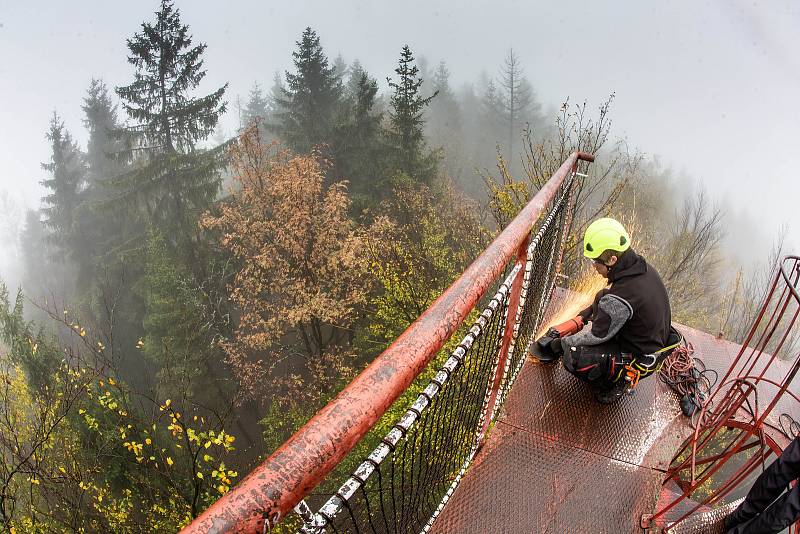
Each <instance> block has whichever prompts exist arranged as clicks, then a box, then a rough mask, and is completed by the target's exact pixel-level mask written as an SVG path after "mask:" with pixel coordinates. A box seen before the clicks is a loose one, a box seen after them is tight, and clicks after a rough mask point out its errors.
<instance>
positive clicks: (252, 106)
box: [242, 82, 269, 139]
mask: <svg viewBox="0 0 800 534" xmlns="http://www.w3.org/2000/svg"><path fill="white" fill-rule="evenodd" d="M268 105H269V101H268V100H267V97H266V96H264V92H263V91H262V90H261V86H260V85H258V82H255V83H253V88H252V89H250V95H249V96H248V98H247V104H245V106H244V109H243V110H242V123H243V125H244V126H245V127H247V126H250V125H251V124H252V123H253V122H257V123H259V133H263V132H262V129H263V128H264V127H265V125H264V121H266V120H267V115H268V111H267V106H268ZM261 138H262V139H264V136H263V135H262V137H261Z"/></svg>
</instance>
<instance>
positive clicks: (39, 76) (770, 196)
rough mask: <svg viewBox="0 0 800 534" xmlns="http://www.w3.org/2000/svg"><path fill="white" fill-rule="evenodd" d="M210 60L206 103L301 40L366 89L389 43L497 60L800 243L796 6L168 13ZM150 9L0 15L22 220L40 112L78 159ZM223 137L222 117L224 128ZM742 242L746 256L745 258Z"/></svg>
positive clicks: (40, 156)
mask: <svg viewBox="0 0 800 534" xmlns="http://www.w3.org/2000/svg"><path fill="white" fill-rule="evenodd" d="M176 5H177V6H178V7H179V8H180V9H181V13H182V17H183V20H184V22H185V23H187V24H189V25H190V27H191V30H192V33H193V34H194V36H195V39H196V40H199V41H203V42H205V43H207V44H208V50H207V53H206V56H205V61H206V68H207V70H208V76H207V78H206V80H205V83H204V88H205V89H210V88H212V87H214V86H219V85H221V84H223V83H225V82H230V84H231V85H230V91H229V93H228V99H229V101H230V102H231V103H233V101H234V100H235V98H236V95H237V94H242V95H246V94H247V91H248V89H249V88H250V86H251V85H252V83H253V81H255V80H258V81H259V82H261V83H262V85H265V86H267V87H268V86H269V85H270V83H271V79H272V74H273V72H275V71H276V70H280V71H285V70H286V69H288V68H290V67H291V64H290V63H291V52H292V51H293V50H294V49H295V41H297V40H298V38H299V36H300V34H301V32H302V31H303V28H305V27H306V26H311V27H312V28H314V29H315V30H316V31H317V32H318V33H319V35H320V37H321V40H322V45H323V47H324V48H325V50H326V52H327V53H328V54H329V56H330V57H335V56H336V55H337V54H339V53H341V54H342V55H343V57H344V58H345V60H347V61H348V62H350V61H352V60H353V59H356V58H358V59H359V60H360V61H361V62H362V64H363V65H364V66H365V67H366V68H367V70H368V71H369V72H370V73H371V74H372V75H373V76H375V77H376V78H378V79H379V80H384V79H385V77H386V76H387V75H389V74H391V73H392V72H391V71H392V69H393V68H394V64H395V63H396V60H397V57H398V56H399V52H400V49H401V47H402V45H403V44H406V43H407V44H409V45H410V46H411V47H412V50H414V52H415V53H416V54H417V55H420V54H421V55H424V56H426V58H427V59H428V60H429V61H430V63H431V64H435V63H436V62H438V61H439V60H445V61H446V62H447V64H448V66H449V68H450V70H451V73H452V76H453V80H452V81H453V83H454V84H455V85H460V84H462V83H465V82H469V81H473V80H475V79H476V77H477V76H478V73H479V72H480V71H481V70H486V71H488V72H489V73H490V74H496V73H497V69H498V65H499V64H500V63H501V62H502V59H503V56H504V55H505V53H506V51H507V50H508V48H509V47H513V48H514V49H515V50H516V51H517V52H518V54H519V56H520V57H521V59H522V63H523V66H524V68H525V71H526V74H527V75H528V77H529V78H530V80H531V82H532V83H533V85H534V88H535V89H536V91H537V93H538V95H539V98H540V100H541V101H542V102H543V103H544V104H545V107H547V106H548V105H557V104H558V103H559V102H561V101H562V100H563V99H564V98H565V97H567V96H569V97H571V99H572V101H573V102H574V101H582V100H588V102H589V104H590V105H591V106H597V105H599V103H600V102H601V101H602V100H603V99H604V98H605V97H606V96H608V94H610V93H611V92H615V93H616V100H615V104H614V109H613V120H614V125H613V131H612V133H613V135H614V136H617V137H624V138H626V139H627V140H628V142H629V143H630V144H631V145H632V146H634V147H637V148H640V149H642V150H644V151H645V152H648V153H650V154H657V155H659V156H660V157H661V160H662V161H663V162H664V163H665V164H668V165H670V166H672V167H674V168H675V169H676V170H678V171H681V170H683V171H685V172H686V173H688V174H689V175H690V176H692V177H693V178H695V179H697V180H699V181H702V183H704V184H705V185H706V187H707V188H708V189H709V190H710V191H711V192H712V195H713V196H714V197H715V198H717V199H719V200H720V201H722V200H725V201H726V202H727V205H728V207H729V212H730V215H731V216H732V219H733V220H738V221H747V222H748V223H749V224H753V225H757V226H758V227H760V228H762V229H763V232H764V233H763V235H764V236H768V239H771V237H772V236H773V235H774V234H775V233H776V232H777V228H778V226H779V225H780V224H781V223H782V222H788V223H789V225H790V228H791V230H792V231H790V241H792V242H793V243H794V244H797V243H800V240H798V239H794V238H793V237H792V234H794V235H797V231H798V229H800V209H798V208H799V207H798V199H800V179H798V176H799V175H800V173H798V170H797V169H798V165H800V161H798V154H797V153H798V150H799V149H800V143H799V142H800V135H798V134H799V133H800V131H799V130H800V105H798V95H800V54H798V52H800V44H798V43H800V2H798V1H796V0H787V1H777V0H776V1H771V2H752V1H749V2H743V1H733V0H718V1H706V2H701V1H697V0H692V1H688V0H687V1H679V2H634V1H621V2H615V3H612V2H596V1H585V2H575V1H559V2H552V1H550V2H539V1H531V0H522V1H518V2H515V1H497V0H494V1H491V2H490V1H481V2H455V1H453V2H435V1H431V0H426V1H416V0H409V1H405V2H378V1H363V2H361V1H345V0H336V1H314V2H311V1H293V2H292V1H283V2H275V1H261V2H256V1H247V2H245V1H237V0H231V1H229V2H227V3H222V2H214V3H212V2H205V1H191V2H190V1H188V0H184V1H181V0H178V1H177V2H176ZM156 9H157V2H156V1H142V0H137V1H135V2H134V1H128V2H119V1H111V0H105V1H96V0H91V1H90V0H79V1H76V2H63V1H58V2H56V1H52V2H41V1H35V0H29V1H25V2H19V1H16V0H14V1H11V0H0V188H5V189H8V190H9V191H10V192H11V193H12V194H13V195H15V196H16V197H17V198H19V199H20V200H21V201H24V202H25V203H26V204H27V205H28V206H34V205H35V204H37V203H38V197H39V196H41V190H40V189H39V186H38V182H39V181H40V180H41V179H42V178H43V177H44V174H43V171H41V170H40V168H39V163H40V162H42V161H45V160H47V158H48V146H47V142H46V140H45V137H44V134H45V131H46V129H47V126H48V121H49V118H50V115H51V113H52V111H53V110H54V109H56V110H58V112H59V114H61V115H62V117H63V118H64V120H65V122H66V124H67V127H68V128H69V129H70V130H71V131H72V132H73V133H74V134H75V135H76V136H77V137H78V139H79V140H81V142H82V143H85V134H84V133H83V132H82V127H81V118H82V117H81V110H80V104H81V99H82V98H83V96H84V93H85V90H86V88H87V86H88V84H89V80H90V79H91V78H92V77H102V78H103V79H105V80H106V82H107V83H108V85H109V86H115V85H122V84H127V83H129V82H130V80H131V78H132V73H133V71H132V67H131V66H130V65H129V64H128V63H127V62H126V60H125V58H126V53H127V50H126V48H125V39H126V38H127V37H129V36H131V35H132V34H133V33H134V32H135V31H137V30H138V28H139V24H140V23H141V22H142V21H144V20H152V18H153V15H152V14H153V12H154V11H155V10H156ZM224 124H225V126H226V127H227V129H228V130H229V131H230V130H231V128H232V126H233V124H234V119H233V116H232V114H229V117H227V118H226V119H225V123H224ZM750 245H752V244H748V246H750Z"/></svg>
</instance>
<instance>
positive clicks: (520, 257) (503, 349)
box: [478, 233, 531, 446]
mask: <svg viewBox="0 0 800 534" xmlns="http://www.w3.org/2000/svg"><path fill="white" fill-rule="evenodd" d="M530 242H531V236H530V233H528V235H527V236H526V237H525V239H523V240H522V243H520V245H519V248H517V259H516V262H515V264H514V265H520V269H519V271H518V272H517V276H515V277H514V281H513V282H512V283H511V291H510V292H509V294H508V308H507V309H508V312H507V315H506V325H505V329H504V331H503V342H502V344H501V345H500V352H499V354H498V357H497V366H496V367H495V370H494V379H493V381H492V384H491V389H490V393H489V402H487V403H486V407H485V412H484V417H483V428H481V432H480V435H479V436H478V446H480V445H481V444H482V443H483V439H484V437H486V431H487V430H489V425H490V424H491V423H492V414H493V413H494V411H495V404H497V401H498V399H499V398H500V385H501V383H502V382H503V374H504V373H505V369H506V361H507V360H508V349H509V347H510V346H511V340H512V338H513V337H514V326H515V324H516V322H517V312H518V310H519V299H520V294H521V293H522V281H523V280H524V278H525V262H527V261H528V246H529V245H530Z"/></svg>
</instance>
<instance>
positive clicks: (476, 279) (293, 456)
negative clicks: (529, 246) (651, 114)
mask: <svg viewBox="0 0 800 534" xmlns="http://www.w3.org/2000/svg"><path fill="white" fill-rule="evenodd" d="M578 161H586V162H592V161H594V156H592V155H590V154H586V153H583V152H573V153H572V154H571V155H570V156H569V157H568V158H567V160H566V161H564V163H563V164H562V165H561V167H559V169H558V170H557V171H556V172H555V173H554V174H553V176H552V177H551V178H550V179H549V180H548V181H547V183H546V184H545V185H544V186H543V187H542V188H541V189H540V190H539V191H538V192H537V193H536V195H535V196H534V197H533V198H532V199H531V201H530V202H529V203H528V204H527V205H526V206H525V207H524V208H523V209H522V211H521V212H520V213H519V214H518V215H517V216H516V217H515V218H514V220H512V221H511V223H509V225H508V226H507V227H506V228H505V229H504V230H503V231H502V232H501V233H500V235H498V236H497V237H496V238H495V239H494V241H492V243H491V244H490V245H489V246H488V247H487V248H486V250H484V251H483V252H482V253H481V255H480V256H478V258H477V259H476V260H475V261H474V262H473V263H472V264H471V265H470V266H469V267H468V268H467V269H466V270H465V271H464V273H463V274H462V275H461V276H460V277H459V278H458V279H457V280H456V281H455V282H454V283H453V284H452V285H451V286H450V287H449V288H448V289H447V290H446V291H445V292H444V293H442V294H441V295H440V296H439V298H438V299H436V301H434V303H433V304H432V305H431V306H430V307H429V308H428V309H427V310H426V311H425V312H424V313H423V314H422V315H421V316H420V317H419V318H418V319H417V320H416V321H415V322H414V323H413V324H412V325H411V326H409V327H408V329H406V331H405V332H403V334H401V335H400V337H398V338H397V339H396V340H395V341H394V343H392V344H391V345H390V346H389V347H388V348H387V349H386V350H385V351H384V352H382V353H381V354H380V355H379V356H378V357H377V358H376V359H375V360H374V361H373V362H372V363H371V364H370V365H369V366H368V367H367V368H366V369H364V371H362V372H361V374H359V375H358V376H357V377H356V378H355V379H354V380H353V381H352V382H351V383H350V384H349V385H348V386H347V387H345V389H344V390H342V392H341V393H339V395H337V396H336V398H334V399H333V400H332V401H331V402H330V403H329V404H328V405H327V406H325V407H324V408H322V409H321V410H320V411H319V412H317V414H316V415H315V416H314V417H312V418H311V420H309V421H308V423H306V424H305V425H304V426H303V427H302V428H300V430H298V431H297V432H296V433H295V434H294V435H293V436H292V437H291V438H289V439H288V440H287V441H286V443H284V444H283V445H282V446H281V447H280V448H279V449H278V450H277V451H275V452H274V453H273V454H272V455H271V456H270V457H269V458H267V459H266V460H265V461H264V462H263V463H261V465H259V466H258V467H256V468H255V469H254V470H253V471H251V472H250V474H248V475H247V476H246V477H245V478H244V479H242V481H241V482H239V484H237V485H236V486H235V487H234V488H233V489H232V490H231V491H230V492H229V493H227V494H226V495H224V496H222V497H221V498H220V499H219V500H218V501H217V502H215V503H214V504H213V505H211V506H210V507H209V508H208V509H207V510H206V511H205V512H203V514H201V515H200V516H199V517H198V518H197V519H195V520H194V521H193V522H192V523H191V524H190V525H189V526H187V527H186V528H185V529H184V530H183V532H184V533H186V534H189V533H191V534H199V533H215V534H216V533H223V532H225V533H229V532H235V533H245V532H246V533H250V532H264V531H266V530H267V529H268V528H270V527H272V526H274V525H277V523H278V522H279V521H281V520H282V519H283V518H285V517H286V515H287V514H288V513H289V512H290V511H291V510H292V509H293V508H294V506H295V505H297V504H298V503H299V502H300V501H301V500H302V499H303V498H304V497H305V496H306V495H307V494H308V493H309V492H311V491H312V490H313V489H314V488H315V487H316V486H317V485H318V484H319V483H320V482H321V481H322V480H323V479H324V478H325V476H326V475H327V474H328V473H330V471H331V470H333V469H334V468H335V467H336V465H338V463H339V462H340V461H341V460H342V459H343V458H344V457H345V456H346V455H347V453H348V452H350V450H352V448H353V447H354V446H355V445H356V443H358V441H359V440H360V439H361V438H363V437H364V436H365V435H366V434H367V432H368V431H369V430H370V428H372V426H373V425H374V424H375V423H376V422H377V421H378V419H380V417H381V416H382V415H383V414H384V413H385V412H386V410H387V409H389V407H390V406H391V405H392V403H393V402H394V401H395V400H396V399H397V398H398V397H399V396H400V395H401V394H402V393H403V392H404V391H405V390H406V389H407V388H408V387H409V385H411V383H412V382H413V381H414V379H415V378H416V377H417V376H418V375H419V373H420V372H422V370H423V369H424V368H425V366H426V365H427V364H428V363H429V362H430V361H431V359H432V358H433V357H434V356H435V355H436V353H437V352H438V351H439V349H440V348H441V347H442V346H443V345H444V343H445V342H446V341H447V340H448V339H449V338H450V336H451V335H452V334H453V333H454V332H455V331H456V329H457V328H458V327H459V326H460V325H461V323H462V322H463V321H464V319H465V318H466V317H467V315H468V314H469V312H470V310H472V308H473V307H474V306H475V304H476V303H477V302H478V300H479V299H480V298H481V297H482V296H483V295H484V294H485V293H486V291H487V290H488V289H489V287H490V286H491V284H492V283H493V282H494V281H495V280H496V279H497V277H498V276H499V275H500V273H501V272H502V271H503V269H504V268H505V266H506V265H507V264H508V262H509V261H511V259H512V258H514V257H515V256H516V257H517V261H524V254H521V250H522V248H523V247H524V246H525V244H526V243H527V240H528V238H529V234H530V231H531V228H532V227H533V225H534V224H535V222H536V221H537V219H538V217H539V216H540V214H541V213H543V211H544V209H545V208H546V207H547V205H548V204H549V203H550V202H551V201H552V200H553V199H554V197H555V195H556V193H557V192H558V189H559V187H560V186H561V185H562V183H563V182H564V180H565V179H566V178H567V176H568V175H569V174H570V173H572V172H575V171H576V170H577V164H578ZM519 283H521V281H520V282H516V281H515V287H514V290H513V293H514V294H515V295H516V297H517V299H518V298H519V289H518V287H516V286H518V285H519ZM510 305H511V309H513V310H516V306H517V303H516V302H512V303H510ZM510 322H511V323H512V324H513V321H510ZM509 332H510V330H507V331H506V335H509ZM504 348H505V349H506V350H507V349H508V343H507V342H504ZM498 369H502V366H499V367H498ZM498 386H499V380H496V381H495V388H496V387H498ZM496 397H497V392H496V391H494V392H493V393H492V399H494V398H496ZM489 413H491V407H490V411H489Z"/></svg>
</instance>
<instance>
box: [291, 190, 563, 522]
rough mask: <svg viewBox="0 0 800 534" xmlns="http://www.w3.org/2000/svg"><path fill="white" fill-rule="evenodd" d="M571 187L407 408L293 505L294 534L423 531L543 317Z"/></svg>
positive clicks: (558, 197) (464, 464) (440, 505)
mask: <svg viewBox="0 0 800 534" xmlns="http://www.w3.org/2000/svg"><path fill="white" fill-rule="evenodd" d="M571 183H572V177H569V178H568V179H567V181H565V183H564V184H563V185H562V187H561V189H560V191H559V193H558V194H557V195H556V197H555V200H554V202H553V203H552V206H551V208H550V209H549V210H548V211H546V212H545V214H544V216H543V217H542V218H540V223H539V224H538V225H537V226H535V227H534V229H533V231H532V236H533V237H532V239H531V244H530V247H529V248H528V255H527V261H526V262H524V263H517V264H516V265H514V266H513V267H512V268H511V270H510V272H508V271H507V275H505V276H504V277H503V278H502V279H501V280H500V281H499V285H498V286H497V290H496V292H495V293H494V294H493V296H492V297H491V298H490V299H488V301H487V298H488V295H487V298H484V299H482V301H481V302H480V303H479V304H478V305H477V306H476V312H477V310H480V314H479V315H478V316H477V318H476V319H475V321H474V323H473V324H472V325H471V327H470V328H469V330H468V331H467V333H466V335H464V337H463V339H462V340H461V342H460V343H459V344H458V346H457V347H456V348H455V349H454V350H453V351H452V353H451V354H450V355H449V357H448V358H447V360H446V362H445V363H444V365H442V366H441V368H440V369H439V370H438V372H437V373H436V374H435V375H434V376H433V378H432V379H431V380H430V382H429V383H428V384H427V386H426V387H425V388H424V390H423V391H422V392H421V393H420V394H419V396H418V397H417V398H416V400H415V401H414V402H413V404H412V405H411V407H410V408H409V409H408V410H407V411H406V412H405V414H404V415H402V417H400V419H399V421H398V422H397V423H396V424H395V425H394V426H393V427H392V429H391V430H390V431H389V432H388V434H386V436H385V437H384V438H383V439H382V440H381V442H380V443H379V444H378V445H377V447H376V448H375V449H374V450H373V451H372V452H371V453H370V454H369V455H368V457H367V458H366V459H365V460H364V461H363V462H362V463H361V464H360V465H359V466H358V467H357V468H356V469H355V471H354V472H353V474H352V476H351V477H350V478H349V479H348V480H347V481H346V482H345V483H344V484H343V485H342V486H341V487H340V488H339V489H338V491H336V492H335V493H334V494H333V495H330V498H329V499H328V500H327V502H326V503H325V504H324V505H323V506H322V507H321V508H320V509H319V511H318V512H317V513H316V514H314V513H312V512H311V509H310V508H309V507H308V506H307V505H306V504H305V503H301V505H300V506H299V507H298V511H299V512H300V515H301V516H303V519H304V522H305V526H304V527H303V529H302V531H303V532H305V533H320V532H342V533H344V532H346V533H361V532H369V533H406V532H409V533H410V532H427V530H428V529H429V528H430V526H431V525H432V524H433V521H434V519H435V518H436V516H437V514H438V513H439V511H441V509H442V508H443V507H444V505H445V504H446V502H447V500H448V498H449V497H450V495H451V494H452V492H453V491H454V490H455V488H456V486H457V485H458V483H459V481H460V479H461V477H462V475H463V474H464V472H465V471H466V469H467V467H468V466H469V464H470V462H471V460H472V459H473V457H474V455H475V453H476V451H477V449H478V447H479V445H480V440H481V439H482V437H483V436H484V432H483V430H484V428H485V423H486V418H487V417H492V418H493V417H494V415H495V414H496V413H497V408H498V407H499V405H500V402H501V401H502V398H503V396H504V393H505V392H507V390H508V389H509V388H510V386H511V384H512V382H513V378H514V377H515V376H516V373H517V372H518V370H519V368H521V366H522V364H523V363H524V359H525V353H526V352H527V350H526V349H527V345H528V343H529V341H530V339H531V337H532V336H533V335H534V334H535V332H536V329H537V328H538V327H539V325H540V324H541V322H542V320H543V318H544V310H545V308H546V307H547V304H548V302H549V298H550V294H551V293H552V289H553V286H554V284H555V279H556V273H557V270H558V266H559V263H560V259H561V253H562V249H563V245H564V239H565V236H566V226H568V225H569V216H570V213H571V205H570V203H571V197H570V192H571V190H572V188H571ZM512 265H513V264H512ZM523 276H524V278H523V282H522V288H521V293H520V299H519V304H518V305H517V304H516V303H514V304H513V306H514V307H515V311H516V320H515V322H514V329H513V331H512V332H513V335H512V339H511V340H509V341H510V344H509V352H508V356H509V357H508V358H507V359H506V361H505V364H504V365H503V369H502V373H503V380H502V382H501V386H500V387H501V389H500V391H499V392H498V397H497V400H496V401H495V403H494V409H493V410H492V413H491V414H490V413H489V410H490V409H491V408H490V406H489V403H490V398H491V394H492V386H493V385H494V384H495V383H496V382H495V380H496V376H497V374H498V368H499V367H500V361H501V352H502V351H501V347H502V346H503V338H504V334H505V332H506V322H507V319H508V316H509V306H510V305H511V304H510V302H509V301H510V295H511V288H512V284H513V283H514V281H515V279H517V277H523ZM489 295H492V293H489ZM515 342H516V343H515ZM515 345H516V347H517V349H516V350H514V349H513V347H514V346H515ZM440 361H441V360H440Z"/></svg>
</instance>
